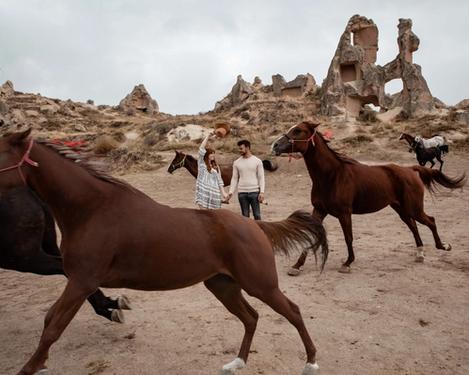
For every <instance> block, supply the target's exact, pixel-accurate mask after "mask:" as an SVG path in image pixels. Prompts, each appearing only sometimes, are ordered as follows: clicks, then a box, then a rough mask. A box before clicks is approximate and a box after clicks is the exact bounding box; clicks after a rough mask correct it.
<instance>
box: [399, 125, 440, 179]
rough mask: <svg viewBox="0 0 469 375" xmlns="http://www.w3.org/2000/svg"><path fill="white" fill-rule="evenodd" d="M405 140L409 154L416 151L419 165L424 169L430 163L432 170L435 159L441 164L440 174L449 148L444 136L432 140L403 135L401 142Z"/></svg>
mask: <svg viewBox="0 0 469 375" xmlns="http://www.w3.org/2000/svg"><path fill="white" fill-rule="evenodd" d="M403 139H404V140H405V141H406V142H407V143H408V145H409V147H410V149H409V152H412V151H414V152H415V155H416V156H417V161H418V163H419V164H420V165H421V166H422V167H424V166H425V165H426V164H427V163H428V162H430V168H433V167H434V165H435V162H434V161H433V159H435V158H436V160H438V161H439V162H440V172H441V170H442V169H443V163H444V162H443V159H442V158H441V157H442V155H443V154H447V153H448V151H449V147H448V145H447V144H445V139H444V138H443V137H442V136H439V135H437V136H434V137H433V138H430V139H424V138H422V137H420V136H416V137H413V136H411V135H410V134H407V133H401V135H400V137H399V140H403Z"/></svg>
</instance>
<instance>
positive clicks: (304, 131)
mask: <svg viewBox="0 0 469 375" xmlns="http://www.w3.org/2000/svg"><path fill="white" fill-rule="evenodd" d="M318 125H319V123H317V122H310V121H303V122H301V123H299V124H298V125H294V126H292V127H291V128H290V129H289V130H288V131H287V132H286V133H285V134H283V135H282V136H281V137H280V138H279V139H277V140H276V141H274V143H273V144H272V152H273V153H274V154H275V155H277V156H279V155H281V154H283V153H295V152H301V153H302V154H304V153H305V152H306V150H307V149H308V147H311V146H312V147H314V143H313V142H311V141H312V139H313V136H314V134H316V128H317V126H318Z"/></svg>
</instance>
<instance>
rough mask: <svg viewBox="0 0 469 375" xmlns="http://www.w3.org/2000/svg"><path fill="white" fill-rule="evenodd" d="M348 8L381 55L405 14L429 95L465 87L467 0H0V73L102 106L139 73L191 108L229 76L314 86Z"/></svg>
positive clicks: (163, 96)
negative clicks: (375, 38) (370, 23)
mask: <svg viewBox="0 0 469 375" xmlns="http://www.w3.org/2000/svg"><path fill="white" fill-rule="evenodd" d="M354 14H360V15H363V16H366V17H369V18H372V19H373V20H374V22H375V23H376V24H377V25H378V28H379V51H378V61H377V63H378V64H381V65H384V64H385V63H387V62H389V61H391V60H392V59H394V57H395V56H396V55H397V52H398V50H397V43H396V38H397V27H396V26H397V23H398V19H399V18H411V19H412V20H413V25H414V26H413V31H414V33H415V34H417V36H418V37H419V38H420V48H419V50H418V51H417V52H416V53H415V54H414V62H416V63H417V64H420V65H421V66H422V71H423V75H424V77H425V78H426V80H427V82H428V85H429V87H430V90H431V91H432V93H433V95H434V96H436V97H438V98H440V99H441V100H443V101H444V102H445V103H447V104H455V103H457V102H458V101H460V100H461V99H464V98H468V97H469V88H468V87H469V68H468V67H469V42H468V39H467V38H468V21H467V17H468V15H469V1H467V0H461V1H441V0H438V1H419V0H414V1H409V0H404V1H400V0H394V1H386V0H381V1H371V0H368V1H367V0H355V1H345V0H344V1H339V0H328V1H313V0H303V1H301V0H284V1H280V0H270V1H269V0H265V1H255V0H250V1H249V0H248V1H241V0H229V1H225V0H212V1H208V0H198V1H196V0H192V1H189V0H186V1H178V0H172V1H151V0H148V1H137V0H134V1H131V0H128V1H124V0H80V1H78V0H76V1H67V0H40V1H36V0H27V1H26V0H0V81H1V82H2V83H3V82H4V81H6V80H7V79H9V80H11V81H12V82H13V83H14V86H15V89H16V90H18V91H23V92H32V93H41V94H42V95H44V96H48V97H54V98H60V99H68V98H70V99H72V100H75V101H86V100H87V99H93V100H94V101H95V103H96V104H109V105H116V104H118V102H119V101H120V100H121V99H122V98H123V97H124V96H125V95H126V94H128V93H129V92H130V91H131V90H132V88H133V87H134V86H135V85H136V84H139V83H143V84H144V85H145V87H146V88H147V90H148V91H149V92H150V94H151V95H152V97H153V98H154V99H156V100H157V102H158V103H159V105H160V110H161V111H163V112H166V113H172V114H183V113H187V114H192V113H197V112H199V111H206V110H209V109H212V108H213V106H214V104H215V102H216V101H217V100H220V99H221V98H223V97H224V96H225V95H226V94H227V93H228V92H229V91H230V90H231V87H232V85H233V84H234V82H235V80H236V76H237V75H238V74H242V75H243V77H244V79H246V80H247V81H251V82H252V80H253V78H254V76H256V75H257V76H259V77H260V78H261V79H262V80H263V82H264V83H265V84H271V76H272V75H273V74H277V73H280V74H282V75H283V76H284V77H285V79H287V80H291V79H293V78H295V77H296V75H298V74H304V73H311V74H312V75H313V76H314V77H315V79H316V81H317V82H318V83H319V84H321V83H322V80H323V79H324V78H325V76H326V72H327V69H328V67H329V63H330V60H331V58H332V56H333V54H334V51H335V49H336V47H337V43H338V41H339V37H340V35H341V33H342V32H343V30H344V28H345V25H346V23H347V21H348V19H349V18H350V17H351V16H352V15H354ZM387 89H388V88H387ZM389 91H390V92H393V91H396V88H395V87H390V88H389Z"/></svg>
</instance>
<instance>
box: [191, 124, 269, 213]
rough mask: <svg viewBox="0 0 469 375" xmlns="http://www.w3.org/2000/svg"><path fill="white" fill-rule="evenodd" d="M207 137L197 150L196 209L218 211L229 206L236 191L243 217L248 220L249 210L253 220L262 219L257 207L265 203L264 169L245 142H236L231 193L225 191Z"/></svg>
mask: <svg viewBox="0 0 469 375" xmlns="http://www.w3.org/2000/svg"><path fill="white" fill-rule="evenodd" d="M213 136H215V133H214V132H211V133H209V134H208V135H207V136H206V137H205V138H204V140H203V141H202V144H201V145H200V147H199V160H198V164H199V167H198V168H199V170H198V175H197V183H196V191H195V203H196V204H197V205H198V206H199V208H205V209H217V208H220V207H221V204H222V203H228V202H229V201H230V199H231V197H232V196H233V193H234V192H235V190H236V189H237V190H238V200H239V205H240V206H241V213H242V215H243V216H246V217H249V214H250V210H251V209H252V213H253V216H254V219H255V220H260V219H261V208H260V204H261V203H262V202H263V201H264V188H265V179H264V167H263V165H262V161H261V160H260V159H259V158H258V157H256V156H254V155H253V154H252V153H251V143H250V142H249V141H248V140H244V139H243V140H241V141H239V142H238V147H239V153H240V155H241V156H240V157H239V158H238V159H236V160H235V161H234V162H233V176H232V178H231V184H230V190H229V192H228V193H226V191H225V187H224V184H223V180H222V178H221V171H220V167H219V166H218V164H217V162H216V160H215V150H214V149H212V148H210V147H207V142H208V140H209V138H210V137H213Z"/></svg>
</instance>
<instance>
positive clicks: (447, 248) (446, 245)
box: [441, 243, 452, 251]
mask: <svg viewBox="0 0 469 375" xmlns="http://www.w3.org/2000/svg"><path fill="white" fill-rule="evenodd" d="M451 249H452V247H451V245H450V244H449V243H444V244H443V249H441V250H444V251H451Z"/></svg>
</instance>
